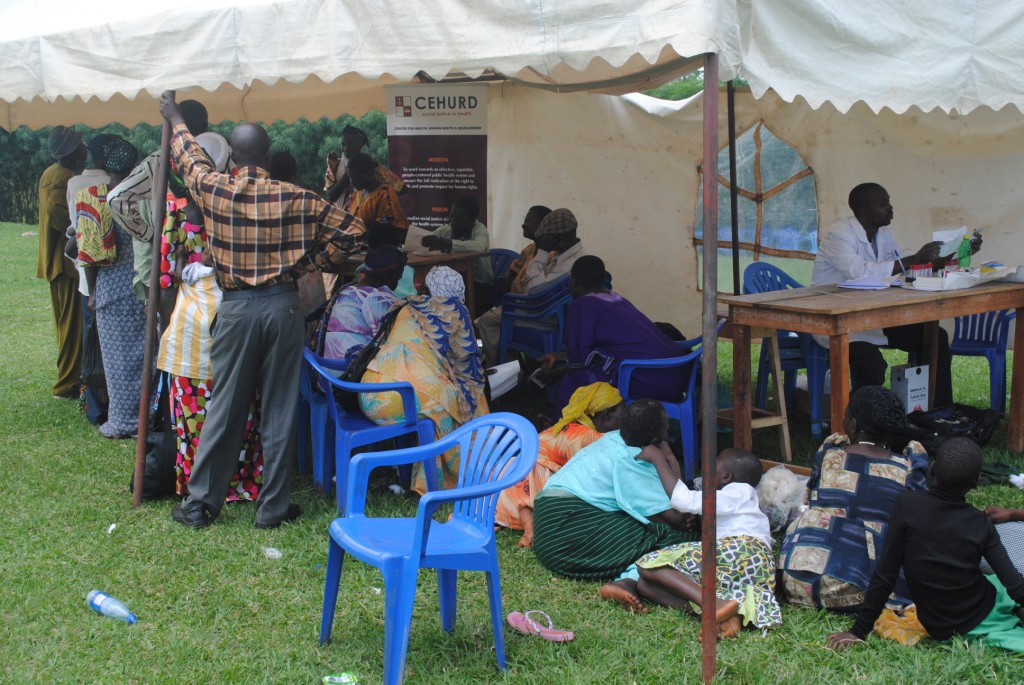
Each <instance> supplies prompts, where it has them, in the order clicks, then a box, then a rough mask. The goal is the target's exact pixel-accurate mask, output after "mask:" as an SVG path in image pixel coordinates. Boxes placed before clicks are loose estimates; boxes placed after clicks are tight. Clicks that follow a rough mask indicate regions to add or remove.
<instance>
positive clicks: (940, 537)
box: [828, 438, 1024, 652]
mask: <svg viewBox="0 0 1024 685" xmlns="http://www.w3.org/2000/svg"><path fill="white" fill-rule="evenodd" d="M981 463H982V456H981V448H980V447H978V446H977V445H976V444H975V443H974V442H972V441H970V440H968V439H967V438H953V439H952V440H948V441H946V442H945V443H943V445H942V447H940V448H939V450H938V453H937V454H936V456H935V463H934V464H933V465H932V476H933V477H934V481H935V482H934V485H933V486H932V489H931V490H916V491H908V492H904V493H901V494H900V495H899V496H898V497H897V498H896V503H895V505H894V507H893V511H892V515H891V516H890V517H889V532H888V536H887V537H886V540H885V548H884V550H883V551H882V556H881V557H880V558H879V560H878V564H877V565H876V566H875V571H874V574H873V575H872V576H871V583H870V585H869V586H868V591H867V595H866V596H865V597H864V603H863V604H862V605H861V608H860V610H859V611H858V612H857V619H856V621H855V622H854V624H853V628H852V629H851V630H850V631H849V632H842V633H833V634H831V635H829V636H828V646H829V647H831V648H832V649H847V648H849V646H850V645H851V644H853V643H855V642H863V641H864V638H866V637H867V636H868V633H870V632H871V630H872V627H873V626H874V624H875V620H876V619H877V618H878V615H879V614H880V613H881V611H882V608H883V607H884V605H885V600H886V598H887V597H888V596H889V593H890V592H891V591H892V587H893V584H894V583H895V582H896V576H897V574H898V573H899V571H900V569H901V568H902V569H903V572H904V575H905V576H906V579H907V585H909V586H910V593H911V596H912V597H913V598H914V603H915V604H916V606H917V617H918V619H919V620H920V621H921V625H923V626H924V628H925V630H927V631H928V635H930V636H931V637H932V638H934V639H936V640H945V639H947V638H950V637H953V636H954V635H961V636H963V637H966V638H968V639H977V640H983V641H984V642H986V643H988V644H992V645H995V646H997V647H1002V648H1003V649H1008V650H1010V651H1013V652H1024V623H1022V620H1024V609H1022V607H1021V606H1019V605H1020V604H1021V603H1022V602H1024V578H1022V577H1021V574H1020V573H1019V572H1018V571H1017V569H1016V568H1014V566H1013V564H1012V562H1011V561H1010V559H1009V557H1008V556H1007V554H1006V550H1005V549H1004V548H1003V544H1002V542H1000V540H999V535H998V534H997V533H996V530H995V527H994V526H993V525H992V522H991V521H990V520H989V519H988V518H987V517H986V516H985V513H984V512H982V511H979V510H978V509H976V508H974V507H973V506H971V505H970V504H968V503H967V500H966V498H965V496H966V494H967V493H968V492H969V491H970V490H971V489H972V488H974V487H975V486H976V485H977V484H978V476H979V475H980V473H981ZM982 557H984V558H985V560H986V561H988V563H989V565H990V566H991V567H992V569H993V570H994V571H995V576H996V577H992V576H985V575H983V574H982V573H981V570H980V568H979V563H980V561H981V558H982Z"/></svg>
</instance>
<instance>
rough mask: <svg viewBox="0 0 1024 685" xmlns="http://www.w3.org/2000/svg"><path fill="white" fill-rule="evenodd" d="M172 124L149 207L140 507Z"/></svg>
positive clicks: (135, 501) (135, 498) (138, 450)
mask: <svg viewBox="0 0 1024 685" xmlns="http://www.w3.org/2000/svg"><path fill="white" fill-rule="evenodd" d="M170 153H171V125H170V124H168V123H167V121H164V126H163V132H162V133H161V135H160V154H161V155H162V156H161V158H160V165H159V166H158V167H157V170H156V178H155V179H154V183H153V188H152V194H151V195H150V198H151V201H150V204H151V205H152V208H153V226H155V227H156V228H155V229H154V231H153V261H152V264H151V265H150V268H151V269H152V270H151V271H150V274H149V304H148V306H147V307H146V347H145V350H144V352H143V355H142V392H141V393H139V437H138V439H137V440H136V442H135V477H134V481H133V484H132V490H133V492H132V506H133V507H136V508H138V507H139V506H141V505H142V488H143V484H144V481H145V475H146V453H147V452H148V451H149V440H148V439H149V405H150V398H151V397H152V396H153V366H154V364H153V358H154V356H155V352H156V342H157V340H156V315H157V311H158V310H159V309H160V228H161V227H162V226H163V225H164V216H165V215H166V213H167V202H166V201H165V199H164V198H166V197H167V166H168V160H170V158H171V154H170Z"/></svg>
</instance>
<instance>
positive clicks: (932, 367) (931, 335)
mask: <svg viewBox="0 0 1024 685" xmlns="http://www.w3.org/2000/svg"><path fill="white" fill-rule="evenodd" d="M922 326H923V330H922V332H921V349H922V350H924V353H925V355H927V356H926V357H925V358H924V359H919V360H918V361H917V363H918V364H927V365H928V406H929V407H931V408H933V409H934V408H935V378H936V377H937V376H938V375H939V373H938V369H939V322H938V321H928V322H926V323H924V324H922Z"/></svg>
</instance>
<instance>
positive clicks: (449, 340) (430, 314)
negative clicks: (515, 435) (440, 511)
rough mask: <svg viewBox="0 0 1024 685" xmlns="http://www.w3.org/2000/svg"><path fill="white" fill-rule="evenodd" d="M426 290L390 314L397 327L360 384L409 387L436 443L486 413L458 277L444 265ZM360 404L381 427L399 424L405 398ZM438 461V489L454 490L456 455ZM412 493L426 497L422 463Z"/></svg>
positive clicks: (367, 397) (367, 398)
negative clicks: (439, 480)
mask: <svg viewBox="0 0 1024 685" xmlns="http://www.w3.org/2000/svg"><path fill="white" fill-rule="evenodd" d="M425 285H426V288H427V294H425V295H419V296H416V297H412V298H409V299H408V300H403V301H400V302H398V303H397V304H396V305H395V306H394V308H393V309H392V311H394V310H395V309H397V310H398V311H397V315H396V316H395V319H394V324H393V325H392V328H391V330H390V332H389V333H388V335H387V338H386V339H385V340H384V342H383V343H382V345H381V348H380V350H379V351H378V352H377V355H376V356H375V357H374V358H373V360H372V361H371V362H370V363H369V365H368V366H367V368H366V372H365V373H364V374H363V377H362V382H364V383H394V382H396V381H404V382H407V383H411V384H412V386H413V388H414V389H415V390H416V404H417V406H418V409H419V415H420V417H422V418H428V419H430V420H431V421H433V422H434V439H435V440H437V439H439V438H441V437H444V436H445V435H448V434H449V433H451V432H452V431H453V430H455V429H456V428H459V427H460V426H462V425H463V424H465V423H467V422H469V421H470V420H471V419H474V418H476V417H477V416H483V415H485V414H487V413H489V410H488V408H487V400H486V399H485V397H484V371H483V366H482V365H481V363H480V353H479V351H478V350H477V346H476V336H475V335H474V333H473V321H472V319H471V318H470V316H469V311H467V309H466V305H465V303H464V297H465V292H466V286H465V283H464V282H463V280H462V276H460V275H459V274H458V273H456V272H455V271H454V270H453V269H450V268H448V267H446V266H435V267H434V268H433V269H431V270H430V272H429V273H428V274H427V276H426V279H425ZM359 404H360V407H361V408H362V410H363V413H364V414H366V416H367V417H368V418H369V419H370V420H371V421H373V422H374V423H377V424H379V425H387V424H393V423H397V422H398V421H401V420H402V418H403V413H402V399H401V397H400V396H399V395H398V393H395V392H384V393H364V394H361V395H360V396H359ZM438 459H439V467H440V469H439V475H440V476H441V483H440V485H441V487H444V488H452V487H454V486H455V484H456V482H457V479H458V476H459V455H458V449H457V448H453V449H452V450H449V451H448V452H446V453H445V454H444V455H442V456H441V457H439V458H438ZM411 487H412V489H414V490H416V492H419V493H420V494H423V493H424V492H426V491H427V484H426V480H425V478H424V473H423V469H422V466H421V465H419V464H415V465H414V466H413V471H412V484H411Z"/></svg>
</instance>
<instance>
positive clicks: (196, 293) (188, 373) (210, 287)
mask: <svg viewBox="0 0 1024 685" xmlns="http://www.w3.org/2000/svg"><path fill="white" fill-rule="evenodd" d="M221 297H222V294H221V290H220V288H219V287H218V286H217V280H216V279H215V278H214V276H213V274H210V275H209V276H206V277H204V278H200V279H199V280H198V281H196V283H195V285H189V284H188V283H180V284H179V285H178V297H177V300H176V301H175V305H174V312H173V313H172V314H171V317H170V322H169V323H168V325H167V329H166V330H165V331H164V334H163V337H161V338H160V354H159V356H158V357H157V360H156V365H157V368H158V369H160V370H162V371H167V372H169V373H171V374H174V375H175V376H184V377H186V378H212V377H213V370H212V368H211V364H210V346H211V345H212V343H213V336H212V335H210V324H211V323H212V322H213V318H214V317H215V316H217V307H218V306H219V305H220V301H221Z"/></svg>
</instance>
